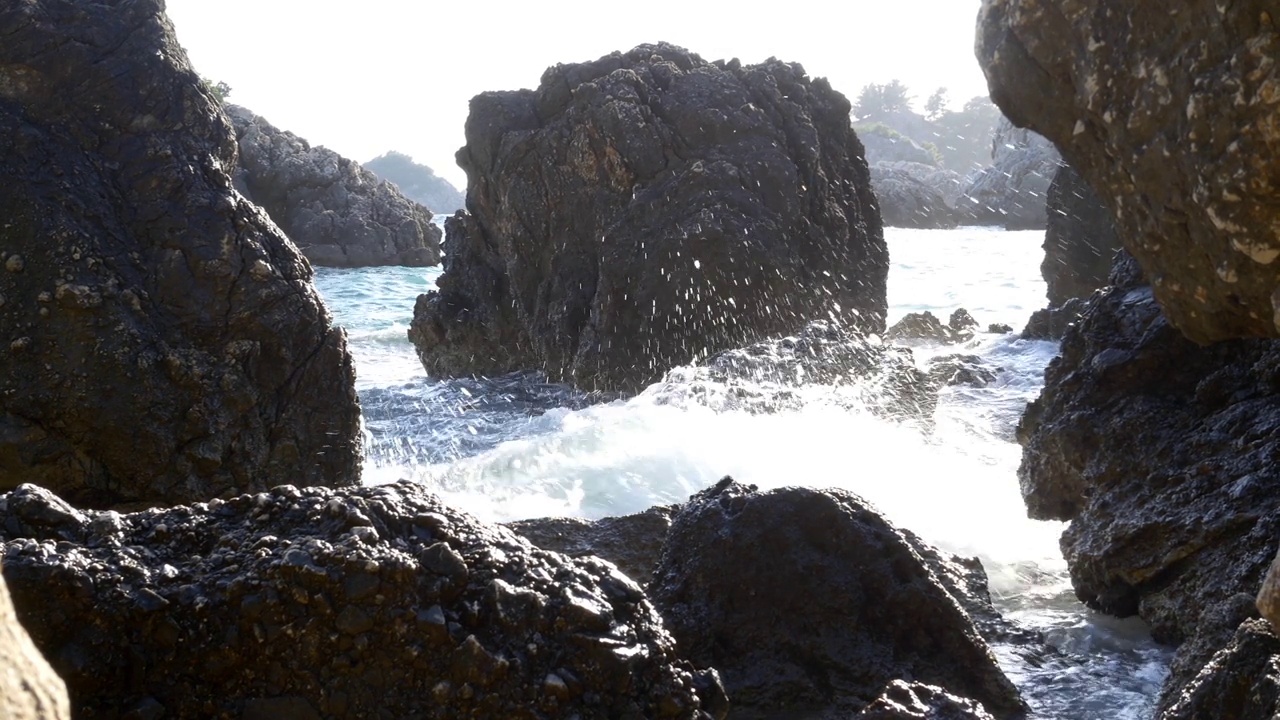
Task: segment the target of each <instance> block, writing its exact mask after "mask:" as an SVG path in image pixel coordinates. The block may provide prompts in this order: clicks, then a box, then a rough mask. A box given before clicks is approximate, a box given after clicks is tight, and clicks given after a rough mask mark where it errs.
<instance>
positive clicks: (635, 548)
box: [507, 505, 676, 586]
mask: <svg viewBox="0 0 1280 720" xmlns="http://www.w3.org/2000/svg"><path fill="white" fill-rule="evenodd" d="M675 512H676V508H675V506H671V505H658V506H656V507H651V508H649V509H648V510H645V511H644V512H638V513H633V514H631V515H623V516H621V517H606V518H601V519H599V520H585V519H583V518H573V517H554V518H534V519H531V520H517V521H515V522H511V523H507V527H508V528H510V529H511V530H513V531H515V532H516V533H517V534H519V535H521V536H522V537H524V538H525V539H526V540H528V541H529V542H531V543H533V544H534V545H537V546H538V547H540V548H542V549H544V550H554V551H555V552H558V553H564V554H565V555H569V556H570V557H584V556H587V555H593V556H595V557H599V558H602V559H605V560H608V561H609V562H611V563H613V564H614V565H617V566H618V569H619V570H621V571H622V572H624V573H626V574H627V576H628V577H630V578H631V579H632V580H635V581H636V583H637V584H639V585H641V586H644V585H647V584H648V583H649V577H650V576H651V575H653V568H654V567H655V566H656V565H657V564H658V558H659V557H660V556H661V555H662V545H663V543H665V542H666V540H667V531H668V530H670V529H671V518H672V516H673V515H675Z"/></svg>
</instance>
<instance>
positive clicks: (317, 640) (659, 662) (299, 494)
mask: <svg viewBox="0 0 1280 720" xmlns="http://www.w3.org/2000/svg"><path fill="white" fill-rule="evenodd" d="M0 558H2V559H3V562H4V576H5V580H6V581H7V582H8V584H9V587H10V589H11V590H12V592H13V597H14V602H15V604H16V605H17V608H18V611H19V613H20V615H21V616H22V618H23V621H24V623H25V624H26V625H27V627H28V629H29V631H30V632H31V635H32V638H33V639H34V640H35V643H36V645H37V646H38V647H40V648H41V649H42V650H43V651H44V652H45V653H47V655H48V656H49V657H50V658H51V659H52V663H53V665H54V667H55V668H57V669H58V670H59V671H60V672H61V673H62V675H63V677H64V679H66V681H67V687H68V689H69V691H70V694H71V702H72V705H73V707H74V708H75V709H76V713H77V717H79V718H85V719H91V718H117V717H159V714H158V713H163V714H164V716H165V717H250V718H253V717H290V718H312V717H326V718H330V717H332V718H340V717H351V718H364V717H395V718H408V717H425V718H442V719H443V718H460V717H486V718H515V719H527V720H534V719H535V718H545V717H572V716H575V715H576V716H578V717H583V718H635V719H636V720H639V719H640V718H685V719H687V720H710V719H711V718H712V717H717V718H722V717H723V715H724V693H723V690H722V689H721V688H720V685H719V681H718V679H717V678H716V676H715V673H714V671H707V672H703V671H694V670H693V669H692V668H691V667H690V666H688V664H687V663H684V662H682V661H680V660H678V659H677V658H676V655H675V648H674V643H673V641H672V639H671V636H670V635H668V634H667V632H666V631H665V630H664V629H663V626H662V622H661V620H660V619H659V618H658V616H657V615H656V613H655V612H654V610H653V606H652V605H650V604H649V602H647V601H646V600H645V597H644V595H643V593H642V592H641V591H640V589H639V588H638V587H637V586H636V585H635V584H634V583H632V582H631V581H630V580H628V579H627V578H626V577H624V576H623V575H621V574H620V573H618V572H617V571H616V570H615V569H614V568H613V567H612V566H610V565H608V564H605V563H602V562H599V561H596V560H590V559H589V560H570V559H568V558H566V557H564V556H562V555H559V554H556V553H552V552H547V551H543V550H539V549H537V548H534V547H533V546H531V545H529V544H528V543H527V542H525V541H524V540H522V539H520V538H518V537H517V536H516V535H514V534H513V533H511V532H509V531H507V530H505V529H502V528H499V527H496V526H490V525H486V524H483V523H480V522H478V521H476V520H474V519H472V518H470V517H469V516H467V515H465V514H462V513H459V512H457V511H454V510H452V509H450V508H448V507H447V506H445V505H443V504H442V503H441V502H440V500H439V499H438V498H436V497H435V496H433V495H431V494H429V493H427V492H425V491H424V490H423V489H422V488H421V487H420V486H417V485H414V484H412V483H397V484H394V485H383V486H379V487H376V488H364V489H357V490H346V491H335V490H330V489H327V488H305V489H301V490H299V489H295V488H293V487H291V486H282V487H277V488H275V489H274V490H272V491H271V492H269V493H259V494H257V495H242V496H239V497H236V498H232V499H230V500H227V501H225V502H222V501H215V502H211V503H209V504H204V503H198V504H195V505H191V506H182V507H175V508H171V509H165V510H147V511H144V512H139V513H133V514H128V515H120V514H117V513H114V512H102V513H97V512H80V511H77V510H74V509H72V508H71V507H70V506H68V505H66V504H65V503H63V502H61V501H60V500H59V499H58V498H56V497H54V496H53V495H52V494H50V493H48V492H47V491H45V490H42V489H40V488H37V487H35V486H31V485H24V486H22V487H20V488H19V489H18V490H15V491H13V492H11V493H9V494H7V495H0ZM702 697H705V698H706V699H707V702H708V703H709V705H710V707H711V708H715V709H714V710H710V709H708V706H707V705H704V704H703V701H702V699H701V698H702ZM131 713H132V714H131Z"/></svg>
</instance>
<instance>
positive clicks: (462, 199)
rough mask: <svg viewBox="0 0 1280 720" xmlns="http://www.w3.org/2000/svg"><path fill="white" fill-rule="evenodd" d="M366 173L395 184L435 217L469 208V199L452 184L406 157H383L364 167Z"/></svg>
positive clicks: (388, 155) (384, 155) (397, 155)
mask: <svg viewBox="0 0 1280 720" xmlns="http://www.w3.org/2000/svg"><path fill="white" fill-rule="evenodd" d="M364 169H365V170H368V171H369V172H372V173H373V174H374V175H377V176H378V177H380V178H382V179H383V180H386V181H387V182H389V183H394V184H395V186H396V187H397V188H399V189H400V192H402V193H404V196H405V197H407V198H409V199H410V200H412V201H414V202H416V203H418V204H419V205H422V206H423V207H425V208H428V209H430V210H431V212H433V213H437V214H444V215H452V214H453V213H454V212H456V211H458V210H461V209H463V208H464V207H466V205H467V198H466V196H465V195H463V194H462V192H461V191H460V190H458V188H456V187H454V186H453V184H452V183H450V182H449V181H448V180H445V179H444V178H442V177H440V176H439V175H436V172H435V171H434V170H432V169H431V168H429V167H427V166H426V165H422V164H420V163H416V162H414V161H413V158H411V157H409V156H408V155H405V154H404V153H398V152H396V151H394V150H392V151H391V152H388V153H384V154H382V155H379V156H378V157H376V158H374V159H372V160H370V161H369V162H367V163H365V164H364Z"/></svg>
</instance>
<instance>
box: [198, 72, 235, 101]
mask: <svg viewBox="0 0 1280 720" xmlns="http://www.w3.org/2000/svg"><path fill="white" fill-rule="evenodd" d="M200 82H202V83H204V86H205V87H206V88H208V89H209V92H210V93H211V94H212V95H213V96H214V97H215V98H217V99H218V102H220V103H222V104H223V105H225V104H226V103H227V96H229V95H230V94H231V86H230V85H228V84H226V83H224V82H222V81H221V80H219V81H218V82H214V81H212V80H210V79H209V78H207V77H201V78H200Z"/></svg>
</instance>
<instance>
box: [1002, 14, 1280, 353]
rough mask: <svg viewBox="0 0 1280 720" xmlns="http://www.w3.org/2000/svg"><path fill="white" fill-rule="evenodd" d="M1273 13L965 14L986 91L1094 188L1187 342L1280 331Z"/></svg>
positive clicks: (1279, 79) (1279, 82)
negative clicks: (973, 22)
mask: <svg viewBox="0 0 1280 720" xmlns="http://www.w3.org/2000/svg"><path fill="white" fill-rule="evenodd" d="M1277 22H1280V13H1277V8H1276V5H1275V2H1274V0H1238V1H1236V2H1230V3H1223V2H1218V1H1217V0H1188V1H1187V2H1181V3H1177V4H1176V5H1169V4H1162V3H1122V4H1117V3H1113V2H1109V1H1107V0H1073V1H1072V2H1070V3H1069V4H1067V5H1065V6H1063V7H1061V8H1056V9H1054V10H1049V9H1048V8H1047V7H1046V6H1045V4H1044V3H1041V2H1038V1H1033V0H985V2H984V3H983V7H982V12H981V16H980V18H979V28H978V47H977V54H978V58H979V61H980V63H981V64H982V66H983V70H984V72H985V73H986V76H987V81H988V84H989V85H990V87H991V95H992V98H993V99H994V100H995V101H996V103H997V104H998V105H999V106H1000V107H1001V109H1002V110H1003V111H1004V113H1005V114H1006V115H1007V116H1009V118H1011V119H1012V120H1013V121H1014V122H1015V123H1017V124H1018V125H1020V126H1024V127H1027V128H1030V129H1032V130H1034V131H1036V132H1038V133H1040V134H1042V135H1044V136H1045V137H1047V138H1049V139H1050V140H1052V141H1053V142H1054V143H1055V144H1056V145H1057V146H1058V148H1059V149H1060V150H1061V151H1062V154H1063V156H1064V157H1065V158H1066V160H1067V161H1068V162H1069V163H1070V164H1071V166H1072V167H1074V168H1075V169H1076V170H1077V171H1079V173H1080V175H1081V176H1082V177H1083V178H1085V180H1087V181H1088V183H1089V185H1090V186H1091V187H1093V188H1094V189H1095V190H1096V191H1097V192H1098V194H1099V195H1100V196H1101V197H1102V199H1103V200H1104V201H1105V202H1106V204H1107V206H1108V207H1109V208H1110V209H1111V210H1112V211H1113V213H1114V217H1115V221H1116V227H1117V229H1118V230H1119V234H1120V238H1121V240H1122V242H1123V243H1124V245H1125V247H1126V248H1127V249H1128V250H1129V251H1130V252H1131V253H1132V254H1133V255H1134V257H1136V258H1137V259H1138V262H1139V263H1140V264H1141V265H1142V268H1143V270H1144V271H1145V272H1146V274H1147V276H1148V277H1149V278H1151V282H1152V289H1153V291H1154V293H1155V297H1156V299H1157V300H1158V301H1159V302H1160V304H1161V305H1162V306H1163V307H1164V308H1165V311H1166V312H1167V313H1168V316H1169V318H1170V320H1171V321H1172V323H1173V325H1174V326H1176V327H1177V328H1178V329H1180V330H1181V331H1182V332H1183V333H1184V334H1185V335H1186V336H1187V337H1189V338H1191V339H1192V340H1195V341H1196V342H1199V343H1209V342H1214V341H1218V340H1225V339H1230V338H1239V337H1265V336H1270V337H1275V336H1277V335H1280V312H1278V311H1280V292H1277V287H1278V286H1280V264H1277V263H1276V262H1275V260H1276V259H1277V258H1278V257H1280V231H1278V228H1280V201H1277V197H1280V194H1278V190H1280V165H1278V164H1277V163H1276V162H1275V156H1276V148H1277V147H1280V103H1277V101H1276V100H1277V92H1280V91H1278V90H1277V88H1280V63H1277V62H1276V58H1277V57H1280V31H1278V28H1277Z"/></svg>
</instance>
